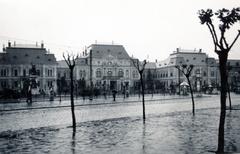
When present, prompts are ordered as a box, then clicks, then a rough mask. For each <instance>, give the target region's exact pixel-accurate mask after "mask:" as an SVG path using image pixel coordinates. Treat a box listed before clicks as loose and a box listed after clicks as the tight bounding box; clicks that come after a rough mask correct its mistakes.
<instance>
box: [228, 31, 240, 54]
mask: <svg viewBox="0 0 240 154" xmlns="http://www.w3.org/2000/svg"><path fill="white" fill-rule="evenodd" d="M239 35H240V30H238V34H237V36H236V37H235V39H234V40H233V42H232V44H231V45H230V47H229V48H228V49H229V50H228V51H230V50H231V48H232V46H233V45H234V43H235V42H236V41H237V39H238V37H239Z"/></svg>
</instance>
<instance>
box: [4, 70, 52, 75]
mask: <svg viewBox="0 0 240 154" xmlns="http://www.w3.org/2000/svg"><path fill="white" fill-rule="evenodd" d="M12 73H13V76H20V73H19V70H18V69H14V70H13V72H12ZM30 73H31V69H28V74H30ZM8 75H9V73H8V69H1V71H0V76H2V77H6V76H8ZM26 75H27V70H26V69H24V70H23V76H26ZM36 75H38V76H40V70H36ZM46 75H47V76H49V77H53V76H54V72H53V69H47V70H46Z"/></svg>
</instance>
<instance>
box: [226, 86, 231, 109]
mask: <svg viewBox="0 0 240 154" xmlns="http://www.w3.org/2000/svg"><path fill="white" fill-rule="evenodd" d="M227 92H228V100H229V108H230V111H231V110H232V101H231V94H230V88H229V84H228V82H227Z"/></svg>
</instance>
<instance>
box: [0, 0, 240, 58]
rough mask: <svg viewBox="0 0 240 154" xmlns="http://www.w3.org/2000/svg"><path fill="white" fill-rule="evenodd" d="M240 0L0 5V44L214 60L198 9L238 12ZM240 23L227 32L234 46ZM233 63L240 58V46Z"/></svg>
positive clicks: (14, 1) (31, 0) (34, 0)
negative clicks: (95, 46)
mask: <svg viewBox="0 0 240 154" xmlns="http://www.w3.org/2000/svg"><path fill="white" fill-rule="evenodd" d="M239 4H240V2H239V0H166V1H163V0H75V1H74V0H0V40H1V44H3V43H5V44H6V42H7V40H11V41H16V43H34V42H36V41H38V42H39V43H40V42H41V40H43V41H44V42H45V44H46V45H45V46H46V47H47V48H50V51H51V52H52V53H54V54H55V55H56V57H57V59H58V60H59V59H62V53H63V52H64V51H66V50H68V51H69V52H73V53H77V52H81V51H82V50H83V48H84V46H89V45H90V44H92V43H95V40H97V42H99V43H101V42H103V43H111V42H112V41H114V43H116V44H121V45H124V47H125V48H126V50H127V52H128V53H129V55H130V56H132V55H134V57H137V58H140V59H144V58H147V57H149V60H151V61H154V60H155V59H158V60H163V59H165V58H167V57H168V55H169V54H170V53H172V52H173V50H175V49H176V48H178V47H180V48H183V49H195V48H196V49H199V48H202V49H203V52H206V53H207V54H208V55H209V56H214V57H216V54H215V53H214V52H213V44H212V40H211V36H210V33H209V31H208V29H207V26H206V25H201V24H200V22H199V19H198V15H197V12H198V10H199V9H206V8H212V9H214V10H217V9H220V8H223V7H225V8H232V7H238V6H240V5H239ZM237 28H238V29H240V23H238V25H237V26H235V27H234V29H233V30H232V31H231V32H230V33H229V35H228V38H229V40H231V41H232V39H233V37H234V36H235V35H236V34H237ZM230 58H240V41H239V40H238V41H237V42H236V44H235V46H234V47H233V49H232V51H231V54H230Z"/></svg>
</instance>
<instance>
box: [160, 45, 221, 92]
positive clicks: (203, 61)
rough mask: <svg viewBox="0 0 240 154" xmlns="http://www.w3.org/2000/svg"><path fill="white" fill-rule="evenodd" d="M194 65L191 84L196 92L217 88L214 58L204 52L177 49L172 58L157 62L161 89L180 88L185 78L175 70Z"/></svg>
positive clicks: (171, 55)
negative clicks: (181, 66)
mask: <svg viewBox="0 0 240 154" xmlns="http://www.w3.org/2000/svg"><path fill="white" fill-rule="evenodd" d="M183 64H185V65H194V68H193V70H192V73H191V77H190V79H191V82H192V83H191V84H192V86H193V89H194V90H195V91H196V90H198V89H200V88H202V87H204V86H205V87H206V86H210V85H211V86H216V85H217V81H218V79H217V78H218V75H217V63H216V61H215V59H214V58H210V57H208V55H207V54H206V53H204V52H202V50H201V49H200V50H183V49H180V48H177V50H176V51H174V52H173V53H172V54H170V56H169V57H168V58H167V59H166V60H163V61H159V62H157V69H156V80H158V81H160V85H161V87H164V88H165V89H167V88H169V87H171V86H172V87H175V88H176V87H178V86H179V84H181V83H182V82H183V81H186V78H185V76H184V75H183V74H182V72H181V71H178V69H176V68H175V66H177V65H183Z"/></svg>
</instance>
